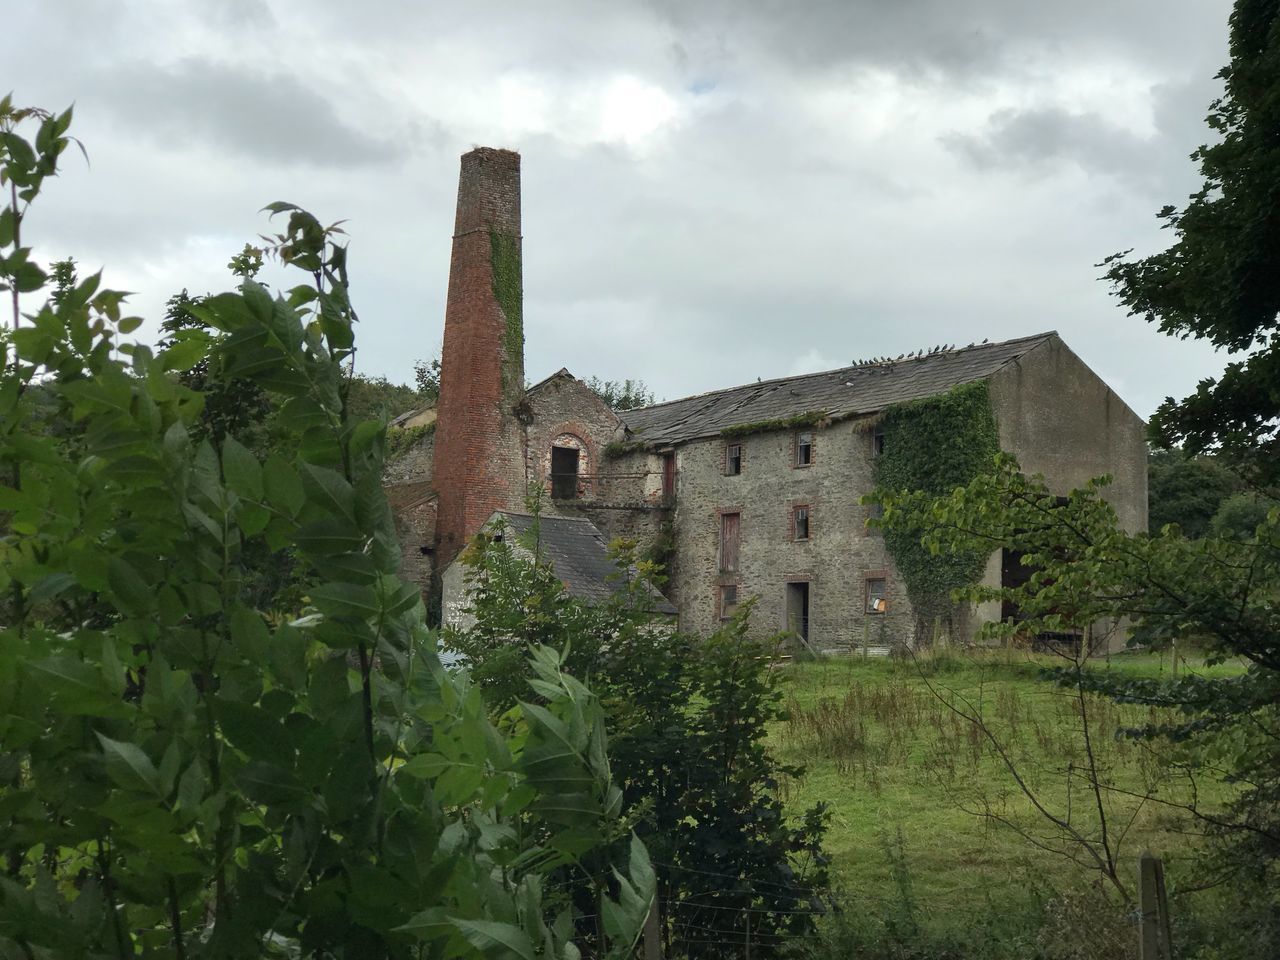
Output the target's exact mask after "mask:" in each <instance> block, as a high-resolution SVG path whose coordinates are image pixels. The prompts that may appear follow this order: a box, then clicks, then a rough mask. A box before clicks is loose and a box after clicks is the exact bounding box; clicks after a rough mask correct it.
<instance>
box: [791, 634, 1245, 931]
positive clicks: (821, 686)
mask: <svg viewBox="0 0 1280 960" xmlns="http://www.w3.org/2000/svg"><path fill="white" fill-rule="evenodd" d="M1062 662H1063V661H1061V660H1057V659H1055V658H1053V657H1049V656H1043V655H1041V656H1033V655H1031V654H1028V653H1025V652H1020V651H1003V650H1000V651H981V652H975V653H945V654H943V655H940V656H938V657H935V658H931V659H929V660H923V661H919V662H913V661H910V660H906V661H899V660H889V659H887V658H872V659H867V660H863V659H858V658H839V659H829V660H824V661H820V662H816V663H796V664H792V665H789V666H786V667H784V668H782V669H781V671H780V680H781V683H782V685H783V690H784V691H785V695H786V699H787V703H788V705H789V709H790V714H791V718H790V719H789V720H787V721H784V722H781V723H779V724H778V725H777V726H776V727H775V728H774V730H773V731H772V732H771V745H772V747H773V748H774V750H775V751H776V753H777V755H778V756H779V757H780V758H781V759H783V760H784V761H786V762H788V763H797V764H803V765H804V766H805V767H806V772H805V774H804V775H803V776H802V777H800V778H797V779H794V780H790V781H787V782H786V783H784V790H785V798H786V802H787V804H788V806H789V807H790V808H791V809H792V810H794V811H799V810H801V809H803V808H806V807H808V806H810V805H811V804H813V803H815V802H818V801H824V802H826V803H827V804H828V805H829V807H830V808H831V812H832V819H831V825H830V830H829V833H828V849H829V851H830V853H831V855H832V858H833V862H832V870H833V875H834V878H835V880H836V882H837V884H838V886H839V888H840V890H841V892H842V893H843V894H844V895H846V896H847V897H848V899H849V900H850V901H851V902H853V903H858V902H860V901H861V902H865V903H866V905H867V908H868V909H869V910H871V909H875V907H876V906H877V905H879V904H883V903H885V902H888V901H890V900H892V899H893V898H895V897H897V896H899V895H900V894H899V892H898V889H899V885H898V884H897V883H895V880H894V869H895V867H894V865H895V863H896V864H897V865H898V866H897V869H898V876H899V878H901V876H902V875H903V871H902V867H903V866H904V865H905V867H906V868H907V869H908V870H909V873H910V876H911V883H912V887H913V891H914V897H915V900H916V902H917V903H918V904H919V905H920V908H921V909H922V911H923V912H924V913H925V914H926V916H933V917H951V918H955V917H958V916H963V915H964V914H965V913H966V912H969V911H972V910H976V909H980V908H984V907H986V905H987V904H989V903H1001V902H1004V901H1005V900H1007V899H1008V898H1016V897H1019V896H1025V895H1026V893H1027V892H1028V891H1029V890H1031V889H1033V888H1035V887H1039V888H1041V889H1043V888H1044V887H1045V886H1046V885H1052V886H1053V887H1055V888H1057V889H1070V888H1072V887H1073V886H1075V885H1080V886H1083V885H1085V884H1088V883H1090V882H1091V881H1094V880H1095V879H1096V878H1097V872H1096V871H1093V872H1090V871H1089V870H1087V869H1085V868H1084V867H1081V866H1077V865H1075V864H1073V863H1072V862H1071V861H1070V860H1068V859H1067V857H1066V856H1064V855H1062V853H1055V852H1051V851H1050V850H1045V849H1040V848H1038V847H1037V846H1036V845H1035V843H1039V844H1041V845H1043V846H1046V847H1050V848H1055V849H1059V850H1062V851H1065V852H1070V853H1072V854H1073V855H1076V856H1081V854H1082V851H1081V850H1080V849H1079V847H1078V846H1076V845H1072V844H1070V843H1064V842H1063V841H1062V839H1061V834H1062V831H1061V830H1060V829H1058V828H1055V827H1054V826H1053V825H1052V824H1051V823H1049V822H1048V821H1047V820H1046V819H1045V818H1044V817H1043V816H1041V815H1040V814H1038V813H1037V812H1036V811H1035V809H1034V808H1033V806H1032V804H1031V803H1030V801H1029V800H1028V799H1027V798H1026V797H1025V796H1024V795H1023V794H1022V793H1021V792H1020V791H1019V790H1018V789H1017V787H1016V785H1015V783H1014V781H1013V778H1012V776H1011V775H1010V773H1009V771H1008V769H1007V768H1006V767H1005V766H1004V764H1003V763H1002V762H1001V760H1000V759H999V757H998V756H997V754H996V752H995V751H994V750H993V749H992V747H991V745H990V743H989V742H987V740H986V738H984V737H983V735H982V734H981V732H980V730H979V729H978V728H977V726H976V725H974V724H972V723H970V722H968V721H966V720H964V719H962V718H961V717H959V716H957V715H956V713H955V712H953V711H952V710H951V709H950V708H949V707H948V705H947V703H946V702H944V701H946V700H953V702H956V703H959V702H960V701H959V700H954V699H953V698H957V697H962V698H964V700H965V701H967V702H968V704H970V705H972V706H974V707H978V708H979V709H980V710H981V714H982V716H983V717H984V718H985V720H986V722H987V723H988V724H989V726H990V727H991V729H992V730H993V732H994V733H995V735H996V736H997V738H998V739H999V741H1000V742H1001V743H1002V744H1004V745H1005V747H1006V749H1007V752H1008V754H1009V756H1010V758H1011V759H1012V760H1013V762H1014V764H1015V766H1016V767H1017V769H1018V770H1019V772H1020V773H1021V775H1022V776H1023V777H1024V778H1025V780H1026V782H1027V784H1028V786H1029V787H1030V788H1031V789H1032V790H1033V791H1034V792H1035V793H1036V794H1037V796H1038V797H1040V798H1041V800H1042V802H1043V804H1044V805H1045V806H1046V807H1047V808H1049V809H1050V810H1051V811H1052V812H1054V813H1055V814H1056V815H1058V816H1061V817H1063V818H1064V819H1068V820H1069V821H1070V822H1071V823H1072V824H1073V825H1075V826H1077V828H1078V829H1080V830H1081V832H1083V833H1084V834H1086V835H1087V836H1089V837H1091V838H1098V837H1099V836H1100V830H1099V821H1100V818H1099V815H1098V812H1097V802H1096V800H1095V798H1094V796H1093V793H1092V792H1091V790H1090V789H1089V786H1088V781H1087V778H1086V777H1084V776H1083V775H1082V772H1081V765H1082V764H1083V763H1084V762H1085V760H1086V757H1085V753H1084V749H1083V738H1082V736H1081V722H1080V709H1079V703H1078V701H1077V699H1076V697H1075V694H1074V693H1073V692H1072V691H1069V690H1063V689H1060V688H1058V687H1055V686H1054V685H1052V684H1049V683H1046V682H1044V681H1041V680H1038V679H1037V676H1038V674H1039V671H1040V668H1041V666H1043V665H1047V664H1049V663H1058V664H1061V663H1062ZM1168 667H1169V660H1168V658H1167V657H1165V658H1164V659H1163V660H1161V659H1158V658H1156V657H1154V656H1147V655H1121V656H1116V657H1113V658H1112V659H1111V660H1110V662H1109V663H1108V662H1107V661H1105V660H1102V661H1098V662H1097V664H1096V666H1094V667H1093V669H1099V670H1122V671H1126V672H1130V673H1135V674H1140V675H1144V676H1159V675H1162V673H1163V672H1164V671H1166V670H1167V669H1168ZM1181 669H1183V670H1184V671H1185V670H1194V671H1195V672H1198V673H1214V674H1227V673H1232V672H1238V668H1233V667H1231V666H1230V665H1226V666H1218V667H1213V668H1206V667H1205V666H1204V665H1203V664H1201V663H1197V662H1190V663H1185V664H1184V665H1183V666H1182V668H1181ZM1087 713H1088V718H1089V723H1090V726H1091V733H1092V735H1093V737H1092V742H1093V745H1094V752H1095V755H1096V756H1097V757H1098V759H1099V765H1100V766H1099V768H1100V771H1101V776H1100V779H1101V780H1102V781H1103V782H1105V783H1106V784H1108V786H1109V787H1110V788H1111V789H1108V790H1105V791H1104V802H1103V807H1104V809H1105V810H1106V812H1107V819H1108V823H1109V831H1110V835H1109V840H1110V841H1111V843H1112V845H1113V847H1115V846H1118V849H1119V859H1120V861H1121V862H1122V863H1123V864H1124V865H1125V866H1126V867H1127V868H1129V870H1130V874H1131V873H1132V868H1133V866H1134V865H1135V862H1136V859H1137V857H1138V854H1139V853H1140V852H1141V851H1142V849H1143V848H1144V847H1150V848H1151V849H1152V850H1154V851H1156V852H1157V853H1159V854H1161V855H1162V856H1164V857H1165V860H1166V865H1167V869H1168V872H1169V876H1170V881H1171V883H1173V884H1176V883H1177V880H1178V876H1179V868H1180V865H1185V864H1186V863H1187V858H1188V856H1189V854H1190V853H1191V852H1192V850H1193V848H1194V845H1195V843H1196V838H1195V834H1194V831H1195V829H1196V828H1195V825H1194V824H1193V823H1190V822H1189V818H1188V816H1187V815H1186V814H1185V813H1184V812H1182V811H1179V810H1177V809H1176V808H1175V807H1172V806H1169V805H1168V804H1166V803H1161V802H1159V800H1165V801H1171V802H1180V801H1183V800H1186V799H1188V798H1189V796H1190V793H1189V785H1188V782H1187V779H1186V777H1185V774H1184V773H1183V772H1181V770H1180V769H1179V767H1178V764H1177V761H1178V759H1179V758H1178V757H1177V756H1176V755H1175V754H1173V753H1172V752H1170V751H1169V750H1168V748H1166V747H1159V748H1153V747H1150V746H1148V745H1146V744H1143V743H1135V742H1133V741H1131V740H1127V739H1124V738H1117V736H1116V732H1117V730H1118V729H1120V728H1122V727H1126V726H1136V725H1139V724H1141V723H1144V722H1146V721H1148V720H1150V719H1152V718H1155V717H1156V716H1157V714H1155V713H1153V712H1152V711H1151V710H1150V709H1149V708H1145V707H1136V706H1117V705H1115V704H1114V703H1112V702H1110V701H1107V700H1100V699H1090V701H1089V702H1088V706H1087ZM1198 786H1199V802H1200V804H1201V806H1202V807H1204V806H1205V805H1206V804H1209V805H1212V804H1218V803H1221V802H1222V801H1223V800H1225V799H1226V798H1227V797H1228V796H1229V793H1228V788H1226V787H1224V786H1223V785H1221V784H1219V783H1216V782H1213V781H1206V780H1205V779H1203V778H1201V780H1200V782H1199V784H1198ZM1126 791H1127V792H1126ZM1153 791H1154V792H1155V796H1156V797H1157V798H1158V799H1154V800H1145V801H1144V800H1142V799H1140V798H1135V797H1133V796H1130V795H1129V794H1130V793H1137V794H1143V795H1145V794H1147V793H1150V792H1153ZM992 817H998V818H1000V819H1002V820H1005V821H1008V824H1006V823H1002V822H997V821H996V820H994V819H992ZM1010 824H1011V825H1010ZM1018 829H1021V830H1023V831H1025V833H1026V834H1027V835H1028V836H1029V837H1030V838H1031V839H1027V838H1025V837H1022V836H1019V834H1018V832H1017V830H1018ZM899 837H901V846H898V838H899ZM1033 841H1034V842H1033ZM895 849H896V850H897V851H898V852H897V853H896V854H895V853H894V851H895ZM1131 880H1132V877H1131V875H1130V876H1128V877H1126V882H1131Z"/></svg>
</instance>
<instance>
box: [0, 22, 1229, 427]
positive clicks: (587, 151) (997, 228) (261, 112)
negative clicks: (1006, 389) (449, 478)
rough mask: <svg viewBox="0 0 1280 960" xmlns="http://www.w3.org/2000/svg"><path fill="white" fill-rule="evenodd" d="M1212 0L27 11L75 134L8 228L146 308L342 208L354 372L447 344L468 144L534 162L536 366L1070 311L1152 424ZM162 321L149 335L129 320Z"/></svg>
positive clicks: (1189, 355)
mask: <svg viewBox="0 0 1280 960" xmlns="http://www.w3.org/2000/svg"><path fill="white" fill-rule="evenodd" d="M1229 12H1230V4H1229V3H1228V2H1227V0H1120V2H1119V3H1117V2H1115V0H1076V2H1074V3H1068V4H1061V3H1057V4H1043V3H1034V2H1028V0H972V2H967V3H965V2H955V0H813V2H783V0H613V2H610V3H589V2H586V0H577V2H568V0H538V2H530V0H526V2H518V0H507V2H476V0H472V2H468V3H465V4H458V3H450V4H445V3H435V2H430V0H416V2H413V0H395V2H390V0H388V2H383V0H366V2H365V3H363V4H353V3H349V2H342V3H338V2H335V0H298V2H284V0H281V2H266V0H192V2H188V3H180V2H175V0H153V2H144V0H127V2H120V0H118V2H113V3H104V2H100V0H44V2H38V3H37V2H25V3H22V4H19V5H15V9H11V10H8V11H7V12H6V16H5V20H6V23H7V24H8V26H9V27H10V28H11V29H12V32H11V34H10V35H11V37H15V38H17V37H20V38H22V42H21V43H11V44H9V45H8V48H7V53H6V61H7V65H8V68H9V69H8V71H7V72H8V74H9V84H10V85H11V87H12V89H13V91H14V94H15V100H16V101H17V102H19V103H23V104H36V105H42V106H47V107H50V108H61V107H64V106H66V105H67V104H70V103H71V102H73V101H74V103H75V104H76V121H75V124H74V126H73V129H72V132H73V133H75V134H76V135H78V136H79V137H80V138H81V139H82V140H83V142H84V144H85V146H86V148H87V150H88V152H89V157H90V163H89V164H88V165H86V164H85V162H84V161H83V160H82V159H81V158H79V156H78V155H68V160H67V163H66V167H65V172H64V174H63V176H62V177H61V178H60V179H59V180H58V181H56V182H53V183H51V184H50V185H49V186H48V187H47V190H46V198H42V199H41V200H40V202H39V205H38V207H37V208H35V209H34V210H33V213H32V216H31V219H30V221H29V224H28V227H27V232H26V234H25V237H24V239H28V240H30V241H31V242H33V243H34V245H35V246H36V248H37V253H38V254H39V255H41V256H43V257H44V258H45V259H53V258H59V257H63V256H68V255H70V256H74V257H75V258H76V259H77V261H79V263H80V264H81V265H82V270H83V269H85V268H88V269H97V268H98V267H105V269H106V278H107V281H108V282H109V283H110V284H111V285H113V286H115V287H119V288H125V289H128V290H133V291H137V295H136V296H135V297H134V299H133V303H134V305H135V307H136V309H137V310H138V312H140V313H142V314H143V315H145V316H148V317H158V316H159V314H160V309H161V306H162V304H163V302H164V300H165V299H166V298H167V297H168V296H169V295H170V294H171V293H173V292H176V291H177V290H180V289H182V288H184V287H185V288H188V289H189V290H191V291H192V292H193V293H203V292H208V291H217V290H221V289H226V288H228V287H229V286H230V285H231V281H230V279H229V275H228V273H227V271H226V268H225V264H226V262H227V260H228V258H229V257H230V256H231V254H233V253H235V252H236V251H237V250H239V249H240V247H242V246H243V244H244V243H245V241H246V240H251V239H254V238H255V237H256V235H257V234H258V233H260V232H262V231H264V230H265V229H267V227H268V224H267V221H266V220H265V216H264V215H263V214H261V213H259V212H258V211H259V210H260V208H261V207H262V206H263V205H264V204H265V203H268V202H270V201H273V200H289V201H292V202H295V203H299V204H302V205H303V206H305V207H307V208H308V209H310V210H312V211H313V212H315V213H316V214H317V215H318V216H320V217H321V219H324V220H336V219H340V218H345V219H346V220H347V221H348V222H347V230H348V232H349V234H350V239H351V263H352V269H353V275H354V288H353V295H354V297H355V300H356V304H357V308H358V310H359V311H360V315H361V319H362V326H361V329H360V331H359V334H358V336H359V344H360V347H361V351H360V367H361V369H362V370H363V371H364V372H366V373H370V374H382V375H385V376H387V377H390V378H393V379H397V380H406V381H407V380H409V379H410V378H411V376H412V363H413V361H414V360H415V359H418V358H427V357H431V356H433V355H435V354H436V353H437V352H438V351H439V348H440V340H441V333H442V326H443V312H444V301H445V286H446V281H447V267H448V255H449V242H450V234H451V231H452V225H453V207H454V191H455V189H456V185H457V171H458V156H459V154H461V153H463V152H465V151H466V150H468V149H470V148H471V147H472V146H475V145H487V146H501V147H509V148H512V149H516V150H519V151H520V152H521V153H522V155H523V177H524V238H525V240H524V245H525V246H524V249H525V317H526V333H527V337H528V344H527V348H526V370H527V373H528V375H529V377H530V378H531V379H533V380H537V379H540V378H541V377H543V376H545V375H547V374H549V373H551V372H553V371H554V370H556V369H558V368H559V367H561V366H567V367H568V368H569V369H570V370H571V371H572V372H573V373H575V374H578V375H579V376H588V375H592V374H594V375H597V376H601V377H604V378H608V379H622V378H625V377H638V378H641V379H643V380H644V381H646V382H647V383H648V384H649V385H650V386H651V387H652V388H653V389H654V390H655V392H656V393H657V394H658V396H659V398H668V399H670V398H674V397H678V396H682V395H684V394H687V393H694V392H698V391H702V390H707V389H713V388H716V387H722V386H730V385H733V384H735V383H742V382H746V381H750V380H754V379H756V378H757V377H765V378H768V377H774V376H783V375H786V374H790V373H799V372H804V371H809V370H818V369H825V368H829V367H836V366H841V365H844V364H846V363H849V362H851V361H853V360H855V359H858V358H863V357H869V356H875V355H880V354H895V355H896V354H898V353H901V352H904V351H907V350H913V349H917V348H921V347H931V346H933V345H935V344H939V343H955V344H959V345H964V344H966V343H969V342H972V341H980V340H982V339H983V338H984V337H985V338H989V339H992V340H996V339H1005V338H1009V337H1017V336H1023V335H1026V334H1031V333H1036V332H1039V331H1042V330H1047V329H1056V330H1058V331H1059V332H1060V333H1061V334H1062V335H1063V336H1064V337H1065V339H1066V340H1067V342H1068V343H1069V344H1070V345H1071V346H1072V348H1074V349H1075V351H1076V352H1077V353H1079V354H1080V355H1081V356H1082V357H1083V358H1084V360H1085V361H1086V362H1087V363H1089V364H1090V365H1091V366H1092V367H1093V368H1094V369H1095V370H1096V371H1097V372H1098V373H1099V374H1101V375H1102V376H1103V377H1104V378H1105V379H1106V380H1108V381H1109V382H1110V383H1111V384H1112V385H1113V386H1114V387H1115V388H1116V390H1117V391H1118V392H1119V393H1120V394H1121V396H1122V397H1124V398H1125V400H1127V401H1128V402H1129V404H1130V405H1131V406H1132V407H1133V408H1134V409H1135V410H1137V411H1138V413H1140V414H1142V415H1143V416H1146V415H1148V414H1149V413H1150V412H1151V411H1152V410H1153V409H1154V407H1155V405H1156V404H1157V403H1158V402H1159V401H1160V399H1161V398H1163V397H1164V396H1165V395H1168V394H1174V395H1178V396H1182V395H1184V394H1186V393H1188V392H1190V390H1192V389H1193V388H1194V385H1195V382H1196V381H1197V380H1198V379H1200V378H1201V377H1203V376H1206V375H1211V374H1213V373H1215V372H1217V371H1218V370H1220V369H1221V366H1222V364H1223V360H1224V358H1223V357H1222V356H1220V355H1214V354H1213V353H1212V351H1210V350H1208V349H1206V348H1204V347H1202V346H1200V345H1197V344H1192V343H1183V342H1178V341H1174V340H1170V339H1169V338H1167V337H1164V336H1161V335H1160V334H1159V333H1157V332H1156V331H1155V330H1154V329H1152V328H1149V327H1148V326H1147V325H1146V324H1144V323H1143V322H1142V321H1141V320H1138V319H1135V318H1126V317H1125V315H1124V313H1123V311H1122V310H1120V309H1118V308H1117V307H1116V306H1114V305H1113V301H1112V300H1111V298H1110V297H1109V296H1108V293H1107V289H1106V286H1105V285H1104V284H1102V283H1100V282H1099V281H1098V280H1097V277H1098V274H1099V273H1100V272H1101V271H1100V270H1099V269H1098V268H1097V267H1096V266H1095V264H1096V263H1097V262H1098V261H1099V260H1101V259H1102V258H1103V257H1104V256H1106V255H1107V254H1110V253H1113V252H1115V251H1118V250H1121V249H1126V248H1130V247H1133V248H1136V250H1137V251H1138V252H1144V251H1153V250H1156V249H1159V248H1160V247H1161V246H1163V245H1164V244H1166V243H1167V242H1168V235H1167V234H1162V233H1161V232H1160V231H1159V230H1158V224H1157V221H1156V220H1155V218H1154V213H1155V211H1156V210H1158V209H1159V208H1160V207H1161V206H1162V205H1163V204H1165V203H1169V202H1172V203H1181V201H1182V200H1184V199H1185V197H1186V195H1187V193H1188V192H1190V191H1191V190H1192V189H1194V188H1195V186H1196V184H1197V179H1196V177H1195V171H1194V167H1193V165H1192V164H1191V162H1190V161H1189V160H1188V157H1187V155H1188V154H1189V153H1190V152H1191V150H1193V149H1194V148H1195V146H1196V145H1197V144H1199V143H1201V142H1202V141H1203V140H1204V139H1205V138H1206V135H1207V131H1206V128H1205V127H1204V124H1203V117H1204V115H1205V112H1206V107H1207V104H1208V103H1209V101H1210V100H1212V99H1213V97H1214V96H1215V95H1216V92H1217V91H1218V89H1219V83H1218V81H1215V80H1214V74H1215V73H1216V72H1217V70H1218V69H1219V68H1220V67H1221V66H1222V65H1223V63H1225V61H1226V34H1227V16H1228V14H1229ZM147 329H152V330H154V327H153V326H151V327H144V328H143V332H145V331H146V330H147Z"/></svg>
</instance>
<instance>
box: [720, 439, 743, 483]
mask: <svg viewBox="0 0 1280 960" xmlns="http://www.w3.org/2000/svg"><path fill="white" fill-rule="evenodd" d="M724 472H725V476H728V477H736V476H737V475H738V474H740V473H741V472H742V444H740V443H730V444H728V445H727V446H726V447H725V448H724Z"/></svg>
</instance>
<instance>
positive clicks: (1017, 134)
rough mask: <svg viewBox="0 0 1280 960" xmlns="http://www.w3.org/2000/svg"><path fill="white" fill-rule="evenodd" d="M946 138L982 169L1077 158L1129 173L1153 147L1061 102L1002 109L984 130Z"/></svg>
mask: <svg viewBox="0 0 1280 960" xmlns="http://www.w3.org/2000/svg"><path fill="white" fill-rule="evenodd" d="M940 139H941V140H942V142H943V143H944V144H945V145H946V146H947V147H949V148H950V149H952V150H954V151H955V152H956V153H958V154H959V155H961V156H962V157H964V158H965V159H966V160H968V161H969V162H970V163H972V164H973V165H975V166H976V167H978V168H979V169H982V170H993V169H997V168H1020V167H1021V168H1026V167H1028V166H1030V167H1037V166H1043V165H1051V164H1056V163H1059V162H1071V163H1075V164H1078V165H1079V166H1080V167H1081V168H1082V169H1085V170H1087V171H1089V172H1091V173H1104V174H1118V175H1128V174H1130V173H1132V172H1133V171H1134V170H1135V169H1136V168H1137V167H1138V166H1139V165H1140V164H1141V162H1142V160H1143V159H1144V158H1145V157H1146V155H1147V152H1148V151H1147V150H1146V149H1145V147H1144V141H1143V139H1142V138H1140V137H1137V136H1135V135H1134V134H1132V133H1131V132H1129V131H1128V130H1124V129H1121V128H1119V127H1116V126H1114V125H1112V124H1110V123H1108V122H1107V121H1105V120H1103V119H1102V118H1101V117H1098V116H1097V115H1094V114H1080V113H1071V112H1069V111H1067V110H1064V109H1062V108H1061V107H1040V108H1037V109H1032V110H1000V111H997V112H996V113H994V114H992V116H991V118H990V119H989V121H988V123H987V126H986V129H984V130H983V131H982V132H980V133H977V134H961V133H951V134H946V135H944V136H942V137H941V138H940Z"/></svg>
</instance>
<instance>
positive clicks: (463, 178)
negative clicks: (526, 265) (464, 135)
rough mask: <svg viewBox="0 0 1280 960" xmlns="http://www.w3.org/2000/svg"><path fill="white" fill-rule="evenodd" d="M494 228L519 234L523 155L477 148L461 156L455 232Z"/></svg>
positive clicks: (494, 149) (510, 234) (515, 234)
mask: <svg viewBox="0 0 1280 960" xmlns="http://www.w3.org/2000/svg"><path fill="white" fill-rule="evenodd" d="M475 230H491V231H493V232H494V233H501V234H506V235H507V236H511V237H518V236H520V154H518V153H516V152H515V151H514V150H500V149H497V148H495V147H475V148H474V149H472V150H471V151H469V152H467V153H464V154H463V155H462V169H461V171H460V173H459V176H458V215H457V220H456V221H455V223H454V231H453V232H454V235H455V236H462V235H463V234H467V233H471V232H472V231H475Z"/></svg>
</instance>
